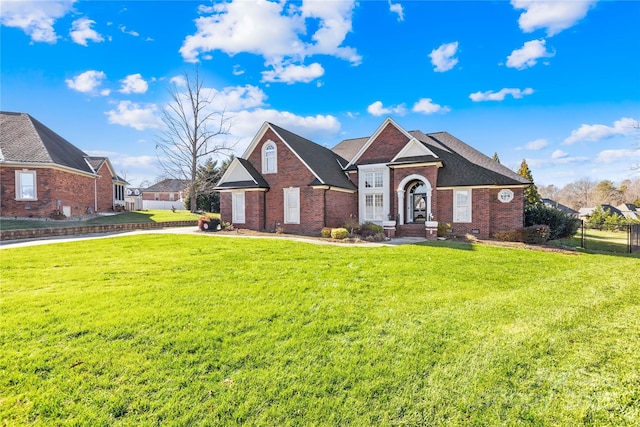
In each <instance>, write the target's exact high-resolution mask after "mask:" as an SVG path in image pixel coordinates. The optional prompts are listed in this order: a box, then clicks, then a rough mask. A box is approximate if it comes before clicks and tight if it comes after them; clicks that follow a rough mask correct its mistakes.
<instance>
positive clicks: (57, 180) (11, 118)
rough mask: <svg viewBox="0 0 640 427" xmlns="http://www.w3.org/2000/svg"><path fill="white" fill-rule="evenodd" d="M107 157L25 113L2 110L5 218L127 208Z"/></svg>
mask: <svg viewBox="0 0 640 427" xmlns="http://www.w3.org/2000/svg"><path fill="white" fill-rule="evenodd" d="M126 184H127V182H126V181H125V180H124V179H122V178H120V177H119V176H118V175H117V174H116V173H115V170H114V169H113V166H112V165H111V162H110V161H109V159H108V158H106V157H91V156H88V155H87V154H86V153H84V152H83V151H82V150H80V149H78V148H77V147H75V146H74V145H72V144H71V143H70V142H68V141H67V140H65V139H64V138H62V137H61V136H60V135H58V134H56V133H55V132H53V131H52V130H51V129H49V128H48V127H46V126H45V125H43V124H42V123H40V122H39V121H37V120H36V119H34V118H33V117H31V116H30V115H28V114H24V113H10V112H0V216H2V217H21V218H24V217H32V218H46V217H50V216H52V215H56V214H57V213H63V214H64V215H65V216H67V217H71V216H73V217H79V216H83V215H86V214H87V213H92V212H108V211H113V210H116V209H120V208H121V207H123V206H124V188H125V185H126Z"/></svg>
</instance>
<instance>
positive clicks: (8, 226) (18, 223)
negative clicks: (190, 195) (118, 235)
mask: <svg viewBox="0 0 640 427" xmlns="http://www.w3.org/2000/svg"><path fill="white" fill-rule="evenodd" d="M198 218H200V215H199V214H194V213H191V212H189V211H188V210H176V211H175V212H173V211H170V210H160V209H158V210H148V211H133V212H120V213H116V214H114V215H104V216H96V217H94V218H91V219H88V220H83V221H66V220H65V221H56V220H24V219H23V220H20V219H2V221H0V230H22V229H30V228H55V227H78V226H85V225H105V224H131V223H144V222H168V221H188V220H197V219H198Z"/></svg>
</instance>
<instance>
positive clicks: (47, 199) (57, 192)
mask: <svg viewBox="0 0 640 427" xmlns="http://www.w3.org/2000/svg"><path fill="white" fill-rule="evenodd" d="M25 169H26V170H29V171H35V172H36V192H37V194H36V197H37V199H38V200H34V201H18V200H16V188H15V185H16V182H15V176H16V174H15V171H16V170H25ZM94 191H95V190H94V179H93V178H91V177H87V176H84V175H80V174H75V173H71V172H66V171H63V170H59V169H44V168H42V169H41V168H33V169H29V168H14V167H1V168H0V199H1V200H2V203H1V205H0V216H3V217H19V218H25V217H33V218H48V217H49V216H50V215H51V214H52V213H53V211H54V210H55V209H56V206H57V201H58V200H60V206H61V207H62V206H70V207H71V216H74V217H76V216H82V215H85V214H86V213H87V208H91V209H94Z"/></svg>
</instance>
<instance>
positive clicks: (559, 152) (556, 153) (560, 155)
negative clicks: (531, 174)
mask: <svg viewBox="0 0 640 427" xmlns="http://www.w3.org/2000/svg"><path fill="white" fill-rule="evenodd" d="M568 155H569V153H567V152H565V151H562V150H555V151H554V152H553V153H551V158H552V159H554V160H557V159H562V158H565V157H567V156H568Z"/></svg>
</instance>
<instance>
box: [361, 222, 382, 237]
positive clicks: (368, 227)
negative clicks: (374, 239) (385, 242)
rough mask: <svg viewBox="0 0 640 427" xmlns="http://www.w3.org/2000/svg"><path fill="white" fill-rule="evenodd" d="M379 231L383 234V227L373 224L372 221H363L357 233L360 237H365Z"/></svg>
mask: <svg viewBox="0 0 640 427" xmlns="http://www.w3.org/2000/svg"><path fill="white" fill-rule="evenodd" d="M381 233H382V234H384V228H382V226H381V225H378V224H374V223H372V222H365V223H364V224H362V225H361V226H360V232H359V233H357V234H359V235H360V236H361V237H364V238H366V237H371V236H375V235H376V234H381Z"/></svg>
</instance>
